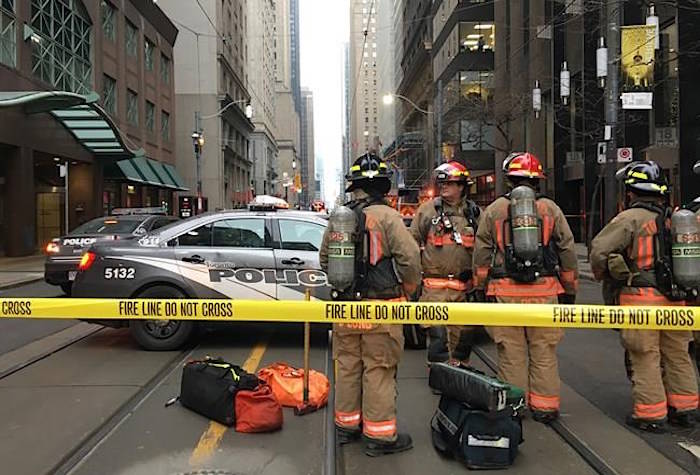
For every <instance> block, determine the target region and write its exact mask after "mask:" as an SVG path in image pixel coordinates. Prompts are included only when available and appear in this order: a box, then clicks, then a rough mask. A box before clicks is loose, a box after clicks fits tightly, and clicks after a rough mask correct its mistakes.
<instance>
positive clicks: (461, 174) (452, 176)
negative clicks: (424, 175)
mask: <svg viewBox="0 0 700 475" xmlns="http://www.w3.org/2000/svg"><path fill="white" fill-rule="evenodd" d="M433 175H434V176H435V181H437V182H438V183H444V182H447V181H454V182H457V183H464V184H465V185H472V184H473V183H474V182H473V181H472V180H471V178H469V170H467V167H465V166H464V165H462V164H461V163H459V162H457V161H451V162H445V163H443V164H442V165H440V166H439V167H437V168H436V169H435V170H434V171H433Z"/></svg>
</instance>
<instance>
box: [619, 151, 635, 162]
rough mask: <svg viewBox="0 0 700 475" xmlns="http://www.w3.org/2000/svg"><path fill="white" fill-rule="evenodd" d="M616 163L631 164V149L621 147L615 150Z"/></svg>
mask: <svg viewBox="0 0 700 475" xmlns="http://www.w3.org/2000/svg"><path fill="white" fill-rule="evenodd" d="M617 161H618V162H631V161H632V147H623V148H618V149H617Z"/></svg>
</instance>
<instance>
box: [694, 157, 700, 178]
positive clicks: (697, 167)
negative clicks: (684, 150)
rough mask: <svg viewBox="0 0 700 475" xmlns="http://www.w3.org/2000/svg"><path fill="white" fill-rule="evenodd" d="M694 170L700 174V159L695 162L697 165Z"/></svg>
mask: <svg viewBox="0 0 700 475" xmlns="http://www.w3.org/2000/svg"><path fill="white" fill-rule="evenodd" d="M693 171H694V172H695V174H696V175H700V160H698V161H697V162H695V166H694V167H693Z"/></svg>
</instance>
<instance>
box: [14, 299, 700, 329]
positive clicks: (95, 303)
mask: <svg viewBox="0 0 700 475" xmlns="http://www.w3.org/2000/svg"><path fill="white" fill-rule="evenodd" d="M0 318H32V319H80V320H114V319H118V320H195V321H203V322H204V321H214V322H222V321H223V322H292V323H293V322H297V323H300V322H311V323H340V324H347V325H353V326H358V325H359V327H362V326H364V325H367V324H420V325H488V326H529V327H561V328H628V329H647V330H700V307H648V306H634V307H632V306H630V307H615V306H603V305H533V304H527V305H522V304H497V303H407V302H378V301H363V302H327V301H319V300H315V301H310V302H309V301H303V300H302V301H299V300H286V301H281V300H166V299H164V300H153V299H122V300H120V299H77V298H72V299H71V298H66V299H49V298H3V299H0Z"/></svg>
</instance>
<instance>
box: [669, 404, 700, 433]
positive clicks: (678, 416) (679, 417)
mask: <svg viewBox="0 0 700 475" xmlns="http://www.w3.org/2000/svg"><path fill="white" fill-rule="evenodd" d="M695 422H696V420H695V411H682V412H678V411H677V410H676V409H675V408H673V407H670V408H669V409H668V423H669V424H671V425H674V426H678V427H683V428H684V429H692V428H693V427H695Z"/></svg>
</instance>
